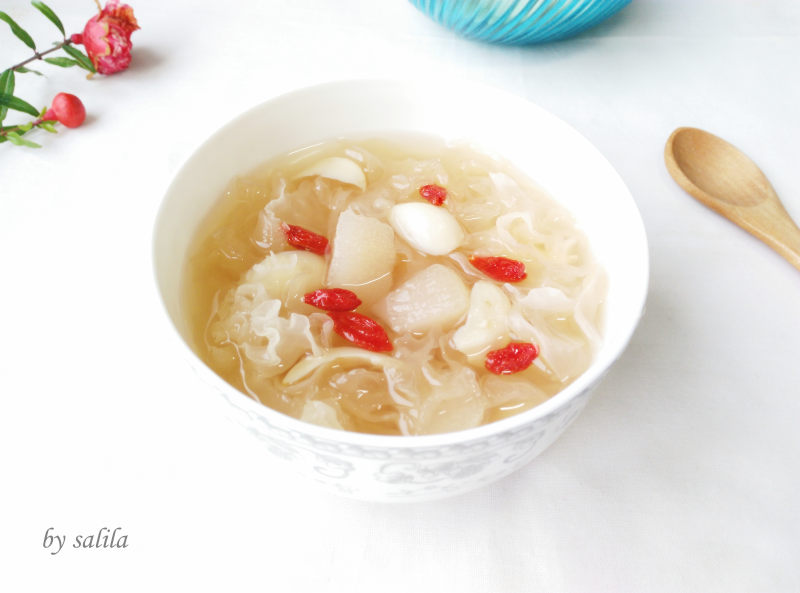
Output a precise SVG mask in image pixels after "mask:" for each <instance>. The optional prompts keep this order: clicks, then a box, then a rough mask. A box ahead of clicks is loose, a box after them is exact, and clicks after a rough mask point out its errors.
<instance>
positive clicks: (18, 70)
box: [15, 66, 44, 76]
mask: <svg viewBox="0 0 800 593" xmlns="http://www.w3.org/2000/svg"><path fill="white" fill-rule="evenodd" d="M15 72H19V73H20V74H28V73H29V72H31V73H33V74H35V75H36V76H44V74H42V73H41V72H39V71H38V70H34V69H33V68H26V67H25V66H20V67H19V68H17V69H16V70H15Z"/></svg>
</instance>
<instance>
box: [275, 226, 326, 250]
mask: <svg viewBox="0 0 800 593" xmlns="http://www.w3.org/2000/svg"><path fill="white" fill-rule="evenodd" d="M281 229H282V230H283V232H284V234H285V235H286V240H287V241H289V245H291V246H292V247H297V248H298V249H305V250H306V251H310V252H311V253H316V254H317V255H325V251H327V249H328V240H327V239H326V238H325V237H323V236H322V235H318V234H317V233H314V232H312V231H309V230H308V229H304V228H303V227H301V226H295V225H293V224H286V223H285V222H283V223H281Z"/></svg>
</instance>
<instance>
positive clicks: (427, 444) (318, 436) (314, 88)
mask: <svg viewBox="0 0 800 593" xmlns="http://www.w3.org/2000/svg"><path fill="white" fill-rule="evenodd" d="M409 83H410V81H405V80H402V79H397V78H356V79H344V80H334V81H328V82H323V83H319V84H314V85H310V86H305V87H300V88H296V89H293V90H290V91H287V92H282V93H279V94H276V95H273V96H271V97H269V98H267V99H266V100H264V101H262V102H260V103H258V104H256V105H254V106H252V107H250V108H249V109H247V110H245V111H243V112H241V113H240V114H238V115H236V116H234V117H233V118H231V119H230V120H228V121H227V122H226V123H225V124H223V125H222V126H221V127H220V128H218V129H217V130H216V131H215V132H214V133H212V134H211V135H210V136H208V137H207V138H206V139H205V140H204V141H203V142H202V143H201V144H200V145H199V146H197V147H195V148H194V149H193V150H192V151H191V153H189V155H188V156H186V158H185V159H184V160H183V161H182V163H181V164H180V166H179V167H178V168H177V169H176V171H175V173H174V174H173V176H172V178H171V181H170V183H169V185H168V186H167V188H166V190H165V191H164V193H163V195H162V197H161V200H160V202H159V207H158V210H157V214H156V217H155V220H154V223H153V227H152V231H151V232H152V235H151V241H150V249H151V265H152V268H151V272H152V274H153V281H154V283H155V288H156V292H157V298H158V301H159V304H160V309H161V312H162V314H163V315H164V317H165V318H166V321H167V323H168V325H169V327H170V329H171V331H170V332H169V333H170V335H171V336H172V338H173V339H174V340H176V341H177V343H178V344H179V347H180V348H181V349H182V350H183V352H184V355H185V356H188V357H189V362H190V365H191V367H192V368H193V369H194V370H195V371H197V372H198V373H201V374H202V375H203V377H202V379H203V381H204V382H205V383H206V384H208V383H210V384H211V386H212V387H214V388H215V389H216V390H218V391H220V392H222V395H223V397H225V398H226V399H228V401H229V404H230V405H238V406H240V407H244V408H245V409H247V410H248V411H249V412H250V413H254V414H256V415H257V416H262V417H264V418H265V419H267V420H268V421H269V423H270V425H276V426H279V427H280V428H281V429H285V430H287V431H289V432H292V433H299V434H304V435H307V436H308V437H310V438H311V439H313V440H314V441H315V442H326V441H327V442H335V443H338V444H346V445H349V446H353V447H357V448H358V447H360V448H378V449H416V448H426V449H427V448H440V447H442V446H447V445H455V444H460V443H465V442H474V441H479V440H483V439H485V438H487V437H490V436H493V435H496V434H501V433H506V432H512V431H515V430H517V429H520V428H521V427H522V426H525V425H532V424H534V423H536V421H537V420H541V419H543V418H545V417H547V416H549V415H550V414H552V413H553V412H555V411H556V410H558V409H560V408H566V407H567V404H568V403H569V402H570V401H571V400H573V399H576V398H577V397H578V396H580V395H581V394H583V393H584V392H586V391H589V390H591V389H592V388H593V387H594V386H595V385H596V384H597V383H598V382H599V381H600V380H601V379H602V377H603V376H604V375H605V373H606V372H608V370H609V369H610V368H611V367H612V366H613V365H614V363H615V362H616V361H617V360H618V359H619V357H620V356H621V355H622V353H623V352H624V351H625V350H626V348H627V346H628V344H629V343H630V340H631V338H632V336H633V334H634V332H635V331H636V328H637V327H638V325H639V322H640V320H641V318H642V315H643V313H644V308H645V303H646V300H647V295H648V288H649V276H650V265H649V246H648V241H647V235H646V231H645V227H644V222H643V220H642V217H641V212H640V211H639V208H638V206H637V204H636V202H635V200H634V198H633V195H632V194H631V192H630V190H629V188H628V186H627V184H625V182H624V180H623V179H622V177H621V176H620V175H619V173H618V172H617V170H616V169H615V168H614V166H613V165H612V164H611V163H610V162H609V161H608V159H607V158H606V157H605V156H604V155H603V154H602V153H601V152H600V150H599V149H598V148H597V147H596V146H595V145H594V144H593V143H591V142H590V141H589V140H588V139H587V138H586V137H585V136H584V135H583V134H581V133H580V132H579V131H578V130H576V129H575V128H574V127H573V126H571V125H570V124H569V123H567V122H565V121H564V120H563V119H561V118H560V117H558V116H556V115H555V114H553V113H552V112H550V111H548V110H546V109H544V108H543V107H540V106H539V105H538V104H536V103H534V102H533V101H531V100H530V99H528V98H527V97H524V96H522V95H518V94H515V93H512V92H510V91H507V90H504V89H500V88H498V87H495V86H491V85H487V84H485V83H481V82H475V81H465V80H458V81H455V82H454V84H456V85H457V86H459V87H461V88H471V89H474V90H476V91H479V92H481V93H484V94H486V93H488V94H492V95H494V96H496V97H498V98H502V99H504V100H507V101H514V102H520V101H522V102H524V103H525V104H526V105H527V108H529V109H531V111H532V113H533V112H536V113H538V115H539V116H541V117H545V118H548V119H550V120H551V121H553V122H555V123H557V125H558V126H560V127H561V128H563V129H564V131H565V132H569V133H570V134H571V135H572V136H573V137H574V138H575V139H579V140H580V141H582V142H583V143H584V144H585V145H586V147H587V148H588V149H589V150H590V152H591V153H593V155H594V157H595V158H596V159H598V162H600V163H601V164H602V165H603V167H604V168H605V169H607V171H608V172H609V174H610V175H611V176H612V177H615V178H616V180H617V181H618V182H619V185H620V188H623V189H624V192H625V195H624V196H622V199H623V200H624V201H626V202H628V203H629V205H630V207H631V208H632V209H633V214H635V216H634V217H633V218H634V220H635V222H636V224H635V227H636V228H635V229H634V230H635V232H636V235H638V237H639V240H640V241H641V247H642V254H641V258H640V262H639V263H640V265H641V266H642V268H641V275H640V277H639V280H640V283H639V285H638V286H637V287H635V289H636V293H637V294H636V299H635V303H636V309H635V312H634V313H633V314H632V315H631V317H630V323H629V324H628V326H627V327H624V328H622V329H621V338H620V339H619V341H618V346H617V348H616V349H615V350H613V351H612V352H611V353H610V354H609V355H607V356H606V357H605V358H604V359H602V361H601V359H599V358H597V357H595V359H594V360H593V361H592V363H591V365H590V366H589V368H587V369H586V370H585V371H584V372H583V373H582V374H581V375H579V376H578V377H577V378H576V379H575V380H574V381H572V383H570V384H569V385H568V386H567V387H565V388H564V389H562V390H561V391H559V392H558V393H556V394H555V395H553V396H551V397H550V398H548V399H547V400H546V401H544V402H542V403H540V404H538V405H536V406H534V407H533V408H531V409H529V410H525V411H524V412H520V413H518V414H515V415H513V416H509V417H507V418H503V419H501V420H497V421H494V422H490V423H488V424H482V425H479V426H475V427H472V428H467V429H463V430H457V431H451V432H445V433H436V434H429V435H408V436H405V435H382V434H372V433H361V432H354V431H348V430H342V429H337V428H330V427H326V426H320V425H317V424H313V423H311V422H306V421H303V420H299V419H297V418H293V417H292V416H289V415H287V414H284V413H282V412H279V411H277V410H274V409H272V408H270V407H268V406H266V405H264V404H262V403H261V402H258V401H256V400H255V399H253V398H252V397H251V396H249V395H248V394H246V393H244V392H242V391H240V390H238V389H236V388H235V387H233V386H232V385H231V384H230V383H228V382H227V381H225V380H224V379H223V378H222V377H220V376H219V375H218V374H217V373H216V372H214V371H213V369H211V367H209V366H208V365H207V364H206V363H205V361H203V360H202V359H201V358H200V357H199V356H198V355H197V354H196V353H195V351H194V349H193V348H192V347H191V346H190V345H189V344H188V343H187V341H186V340H185V339H184V337H183V336H182V335H181V333H180V331H179V330H178V327H177V326H176V323H175V320H173V318H172V316H171V315H170V313H169V310H168V308H167V304H166V302H165V298H164V294H163V292H162V287H161V284H160V282H159V273H158V268H159V253H158V250H157V246H158V240H159V229H160V228H161V224H162V218H163V216H164V211H165V209H166V204H167V202H168V198H169V196H170V195H171V194H172V193H173V192H174V191H175V189H176V186H177V185H178V182H179V181H180V179H181V176H182V174H183V172H184V171H185V170H186V169H187V168H188V167H189V166H190V164H191V162H192V161H193V159H194V158H195V157H196V156H197V155H199V154H200V153H202V152H204V151H205V150H207V149H209V147H210V146H211V145H212V144H215V143H216V142H217V141H218V140H219V138H221V137H224V136H225V135H226V134H228V133H229V131H230V130H231V129H233V128H235V127H237V126H238V125H240V124H241V122H243V121H246V120H247V119H249V118H250V117H253V115H254V114H256V113H258V112H260V111H262V110H264V109H268V108H269V106H270V105H271V104H272V103H274V102H278V101H286V100H291V99H292V98H293V97H302V96H304V95H306V94H309V93H314V94H316V93H324V92H325V91H326V90H329V89H338V88H340V87H343V86H351V85H397V84H400V85H406V84H409ZM440 83H441V79H438V80H437V84H440ZM413 84H420V82H419V81H418V80H417V81H414V82H413ZM555 199H556V200H557V198H555ZM590 243H591V237H590ZM601 362H602V364H600V363H601ZM232 398H233V399H232ZM234 401H235V404H234Z"/></svg>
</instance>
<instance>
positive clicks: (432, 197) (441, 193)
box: [419, 183, 447, 206]
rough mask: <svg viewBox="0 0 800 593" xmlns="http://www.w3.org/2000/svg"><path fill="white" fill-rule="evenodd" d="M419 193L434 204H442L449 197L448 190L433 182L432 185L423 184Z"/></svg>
mask: <svg viewBox="0 0 800 593" xmlns="http://www.w3.org/2000/svg"><path fill="white" fill-rule="evenodd" d="M419 195H421V196H422V197H423V198H425V199H426V200H428V201H429V202H430V203H431V204H433V205H434V206H441V205H442V204H444V200H445V198H446V197H447V190H446V189H445V188H443V187H442V186H441V185H436V184H435V183H431V184H430V185H423V186H422V187H421V188H419Z"/></svg>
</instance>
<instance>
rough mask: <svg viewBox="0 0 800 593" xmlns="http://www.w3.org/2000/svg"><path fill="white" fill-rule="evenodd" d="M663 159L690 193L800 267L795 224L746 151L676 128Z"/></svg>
mask: <svg viewBox="0 0 800 593" xmlns="http://www.w3.org/2000/svg"><path fill="white" fill-rule="evenodd" d="M664 161H665V162H666V165H667V170H668V171H669V174H670V175H671V176H672V178H673V179H675V181H676V182H677V183H678V185H680V186H681V187H682V188H683V189H684V190H686V192H688V193H689V194H690V195H691V196H692V197H694V198H695V199H697V200H698V201H699V202H701V203H703V204H705V205H706V206H708V207H709V208H711V209H713V210H715V211H716V212H718V213H719V214H721V215H722V216H724V217H726V218H728V219H729V220H731V221H732V222H734V223H736V224H737V225H739V226H740V227H741V228H743V229H745V230H746V231H747V232H749V233H750V234H752V235H754V236H755V237H757V238H758V239H760V240H761V241H763V242H764V243H766V244H767V245H769V246H770V247H771V248H772V249H774V250H775V251H777V252H778V253H779V254H780V255H782V256H783V257H784V258H786V260H787V261H788V262H789V263H791V264H792V265H793V266H794V267H796V268H797V269H798V270H800V228H798V227H797V225H796V224H795V223H794V221H793V220H792V219H791V217H790V216H789V214H788V212H786V209H785V208H784V207H783V204H781V201H780V199H779V198H778V194H777V193H776V192H775V190H774V189H773V187H772V185H771V184H770V182H769V180H768V179H767V177H766V175H764V173H763V172H762V171H761V169H759V168H758V165H756V164H755V163H754V162H753V161H752V160H751V159H750V158H749V157H748V156H747V155H746V154H744V153H743V152H742V151H740V150H739V149H738V148H736V147H735V146H733V145H732V144H730V143H729V142H726V141H725V140H723V139H722V138H719V137H717V136H715V135H713V134H711V133H709V132H706V131H704V130H700V129H697V128H678V129H677V130H675V131H674V132H672V134H671V135H670V137H669V139H668V140H667V145H666V147H665V148H664Z"/></svg>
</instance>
